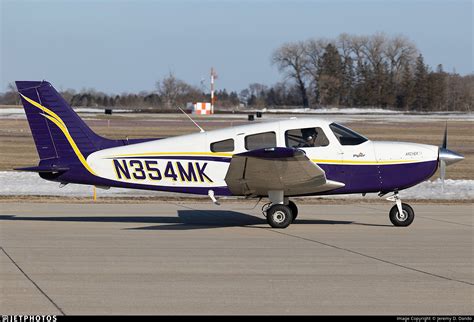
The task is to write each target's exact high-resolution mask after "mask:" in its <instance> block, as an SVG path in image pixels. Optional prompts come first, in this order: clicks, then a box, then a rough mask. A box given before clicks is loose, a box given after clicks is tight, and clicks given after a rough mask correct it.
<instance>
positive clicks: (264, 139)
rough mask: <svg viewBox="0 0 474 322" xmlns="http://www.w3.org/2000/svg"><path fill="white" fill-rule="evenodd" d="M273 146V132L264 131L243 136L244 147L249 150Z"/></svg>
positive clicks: (274, 145) (274, 136) (274, 143)
mask: <svg viewBox="0 0 474 322" xmlns="http://www.w3.org/2000/svg"><path fill="white" fill-rule="evenodd" d="M273 147H276V134H275V132H264V133H258V134H252V135H247V136H246V137H245V148H246V149H247V150H249V151H250V150H257V149H264V148H273Z"/></svg>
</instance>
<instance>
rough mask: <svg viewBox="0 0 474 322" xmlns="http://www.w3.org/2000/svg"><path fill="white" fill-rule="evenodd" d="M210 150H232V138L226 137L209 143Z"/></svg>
mask: <svg viewBox="0 0 474 322" xmlns="http://www.w3.org/2000/svg"><path fill="white" fill-rule="evenodd" d="M211 151H212V152H232V151H234V139H228V140H223V141H218V142H214V143H211Z"/></svg>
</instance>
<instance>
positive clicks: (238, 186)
mask: <svg viewBox="0 0 474 322" xmlns="http://www.w3.org/2000/svg"><path fill="white" fill-rule="evenodd" d="M225 181H226V183H227V186H228V187H229V190H230V191H231V192H232V193H233V194H234V195H255V196H263V195H268V191H270V190H283V192H284V195H285V196H296V195H303V194H311V193H316V192H323V191H329V190H334V189H337V188H341V187H344V184H343V183H341V182H337V181H331V180H327V179H326V175H325V173H324V170H323V169H321V168H320V167H319V166H318V165H316V164H314V163H313V162H312V161H311V160H310V159H308V157H307V156H306V154H305V152H304V151H302V150H299V149H292V148H267V149H259V150H252V151H248V152H244V153H240V154H234V156H233V157H232V160H231V162H230V166H229V170H228V171H227V174H226V177H225Z"/></svg>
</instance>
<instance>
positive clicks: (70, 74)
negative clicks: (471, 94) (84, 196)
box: [0, 0, 474, 94]
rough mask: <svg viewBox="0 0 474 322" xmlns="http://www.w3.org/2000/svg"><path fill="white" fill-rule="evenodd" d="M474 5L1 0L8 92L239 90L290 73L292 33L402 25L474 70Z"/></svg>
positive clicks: (0, 56) (429, 51) (439, 54)
mask: <svg viewBox="0 0 474 322" xmlns="http://www.w3.org/2000/svg"><path fill="white" fill-rule="evenodd" d="M473 10H474V9H473V4H472V1H470V0H467V1H464V0H452V1H447V0H446V1H440V0H431V1H427V0H424V1H421V0H398V1H382V0H380V1H375V0H371V1H368V0H365V1H361V0H353V1H348V0H346V1H342V0H333V1H330V0H325V1H323V0H319V1H316V0H314V1H309V0H306V1H302V0H295V1H281V0H275V1H270V0H259V1H247V0H246V1H243V0H221V1H209V0H195V1H193V0H185V1H183V0H175V1H171V0H169V1H152V0H148V1H145V0H134V1H112V0H92V1H90V0H88V1H79V0H76V1H67V0H63V1H51V0H46V1H21V0H15V1H12V0H0V18H1V21H0V29H1V30H0V31H1V33H0V37H1V42H0V44H1V51H0V76H1V78H0V92H2V91H5V90H6V88H7V85H8V83H10V82H13V81H15V80H41V79H45V80H48V81H50V82H51V83H52V84H53V85H54V86H55V87H56V88H57V89H60V90H65V89H68V88H72V89H75V90H82V89H88V88H94V89H96V90H99V91H103V92H106V93H109V94H120V93H124V92H139V91H142V90H144V91H151V90H154V89H155V84H156V81H157V80H159V79H162V78H163V77H164V76H166V75H168V74H169V73H170V72H172V73H174V74H175V75H176V77H178V78H180V79H182V80H184V81H186V82H188V83H190V84H192V85H196V86H200V84H201V82H202V81H204V83H205V84H206V87H207V88H209V73H210V68H211V67H212V66H213V67H214V68H215V69H216V70H217V74H218V79H217V80H216V88H217V89H222V88H226V89H227V90H236V91H240V90H241V89H244V88H246V87H247V86H248V85H249V84H250V83H255V82H257V83H263V84H267V85H272V84H275V83H276V82H279V81H281V80H282V79H283V78H282V77H283V76H282V75H281V74H279V73H278V70H277V68H276V67H275V66H272V65H271V62H270V57H271V54H272V52H273V51H274V50H275V49H276V48H277V47H279V46H280V45H282V44H283V43H285V42H291V41H300V40H306V39H309V38H313V37H314V38H320V37H324V38H335V37H337V36H338V35H339V34H341V33H350V34H357V35H372V34H374V33H376V32H385V33H386V34H387V35H398V34H402V35H405V36H407V37H408V38H409V39H410V40H412V41H413V42H414V43H415V44H416V45H417V47H418V49H419V50H420V52H421V53H422V54H423V56H424V58H425V62H426V63H427V64H429V65H430V66H431V67H433V68H435V67H436V66H437V65H438V64H443V66H444V68H445V70H447V71H453V70H455V71H456V72H458V73H460V74H461V75H466V74H469V73H472V72H473V14H474V11H473Z"/></svg>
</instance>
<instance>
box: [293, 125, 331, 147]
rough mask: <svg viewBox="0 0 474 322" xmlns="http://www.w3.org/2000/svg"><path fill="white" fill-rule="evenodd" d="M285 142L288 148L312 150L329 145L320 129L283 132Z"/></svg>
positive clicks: (310, 128)
mask: <svg viewBox="0 0 474 322" xmlns="http://www.w3.org/2000/svg"><path fill="white" fill-rule="evenodd" d="M285 142H286V146H287V147H289V148H313V147H318V146H328V145H329V140H328V138H327V137H326V134H324V131H323V130H322V129H321V128H320V127H309V128H304V129H294V130H288V131H286V132H285Z"/></svg>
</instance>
